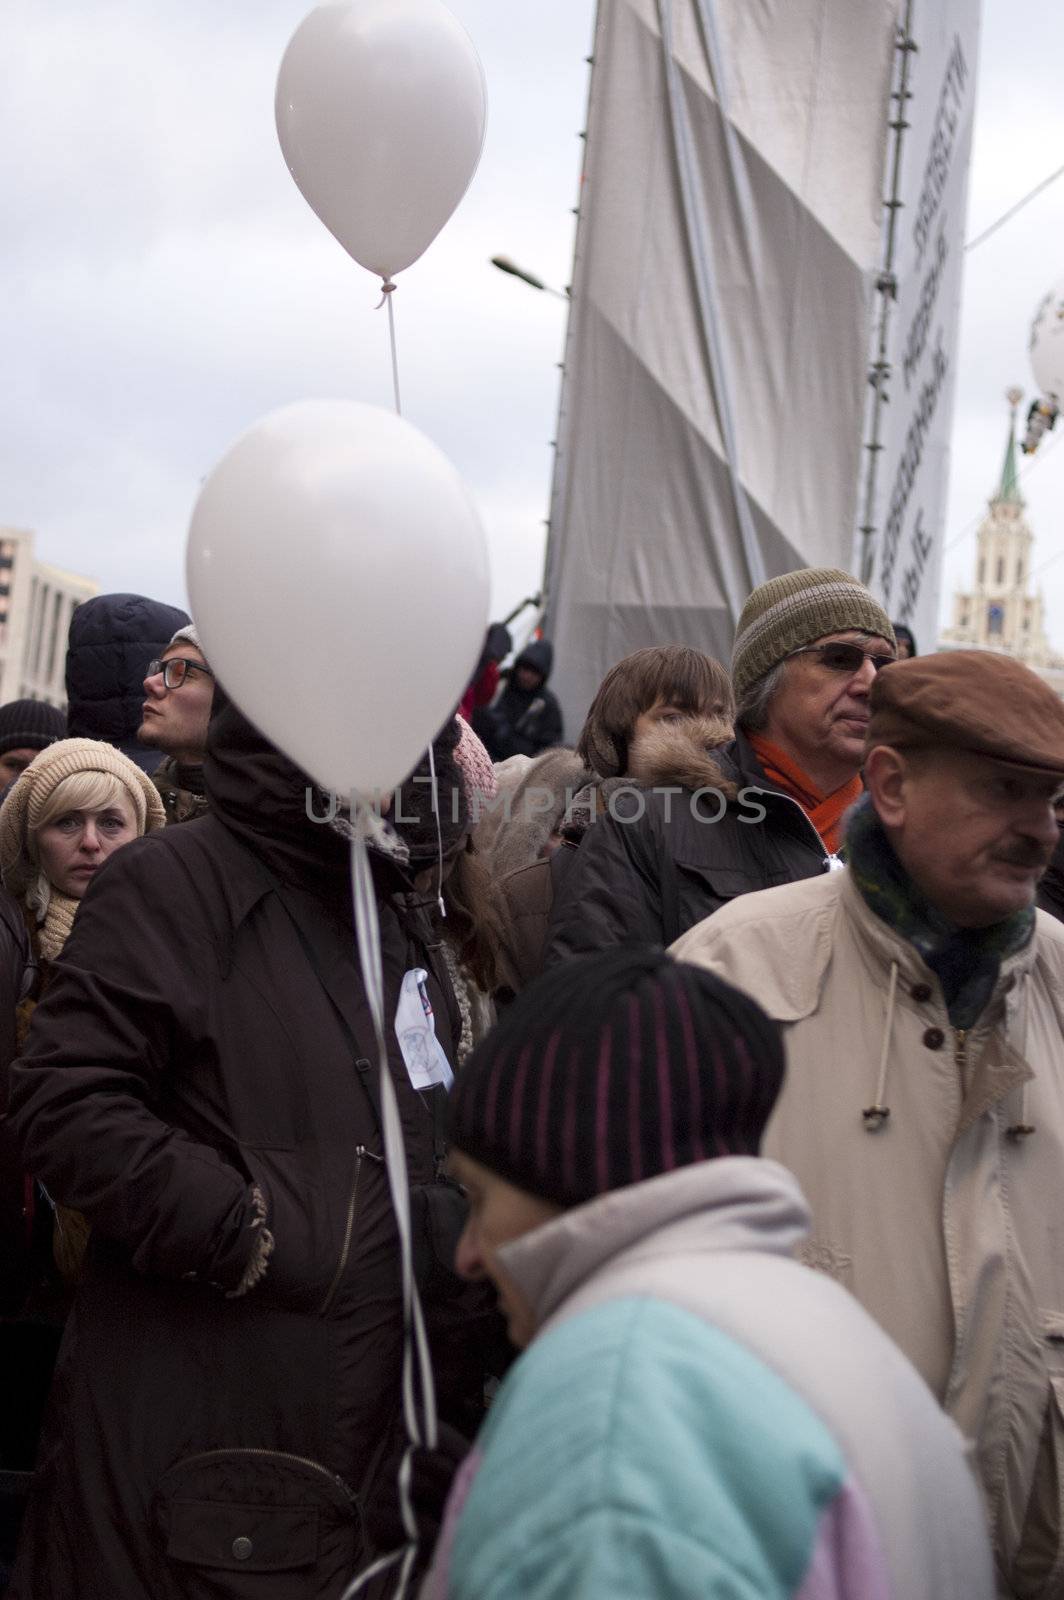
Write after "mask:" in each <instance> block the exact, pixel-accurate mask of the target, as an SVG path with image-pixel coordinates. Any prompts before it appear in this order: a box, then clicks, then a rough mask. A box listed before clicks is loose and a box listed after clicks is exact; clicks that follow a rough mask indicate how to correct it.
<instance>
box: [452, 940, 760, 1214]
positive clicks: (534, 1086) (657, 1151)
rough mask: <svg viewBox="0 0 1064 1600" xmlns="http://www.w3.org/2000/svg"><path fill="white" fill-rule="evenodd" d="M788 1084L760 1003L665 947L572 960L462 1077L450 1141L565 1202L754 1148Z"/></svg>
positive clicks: (511, 1014) (541, 985) (524, 1002)
mask: <svg viewBox="0 0 1064 1600" xmlns="http://www.w3.org/2000/svg"><path fill="white" fill-rule="evenodd" d="M782 1081H783V1045H782V1043H781V1040H780V1033H779V1029H778V1027H777V1026H776V1024H775V1023H774V1022H772V1021H771V1020H770V1019H769V1018H768V1017H767V1016H766V1015H765V1013H764V1012H763V1011H762V1010H761V1008H760V1006H758V1005H756V1004H755V1002H754V1001H753V1000H751V999H749V998H748V997H747V996H746V995H745V994H742V993H740V991H739V990H738V989H733V988H732V987H731V985H730V984H727V983H725V982H723V980H722V979H720V978H717V977H714V976H713V975H712V974H711V973H709V972H706V971H705V970H704V969H703V968H701V967H694V966H689V965H687V964H685V963H683V962H679V961H673V960H672V959H671V957H669V956H667V955H666V954H665V952H664V951H663V950H650V949H646V948H645V947H637V946H624V945H622V946H620V947H619V948H615V949H611V950H607V951H604V952H601V953H599V954H596V955H592V956H582V957H578V958H574V959H573V960H570V961H567V962H566V963H565V965H564V966H563V967H559V968H557V969H554V970H552V971H549V972H545V973H543V974H542V975H541V976H540V977H539V978H537V979H536V981H535V982H534V983H532V984H530V985H529V987H528V988H527V989H525V990H523V991H522V992H521V994H520V995H518V997H517V999H516V1000H515V1001H514V1003H513V1004H512V1005H511V1006H509V1007H508V1008H507V1010H506V1011H505V1012H504V1013H503V1015H502V1017H501V1019H500V1021H499V1022H498V1023H497V1024H496V1026H495V1027H494V1028H493V1029H492V1031H491V1033H490V1034H489V1035H488V1036H487V1038H486V1039H484V1040H483V1041H482V1042H481V1044H479V1045H478V1046H477V1048H476V1049H475V1050H474V1051H473V1054H472V1055H471V1056H470V1058H469V1060H468V1061H467V1062H466V1064H465V1066H464V1067H463V1068H462V1070H461V1071H460V1072H459V1074H458V1077H457V1080H456V1082H455V1087H454V1089H453V1090H452V1092H451V1097H450V1132H451V1140H452V1142H453V1143H454V1145H455V1146H456V1148H457V1149H459V1150H461V1151H462V1153H463V1154H464V1155H467V1156H471V1157H472V1159H473V1160H474V1161H479V1162H480V1163H481V1164H482V1165H483V1166H485V1167H488V1168H489V1169H490V1170H491V1171H492V1172H496V1173H498V1174H499V1176H500V1177H503V1178H506V1179H507V1180H508V1181H509V1182H510V1183H513V1184H515V1185H516V1186H517V1187H518V1188H519V1189H524V1190H525V1191H526V1192H527V1193H529V1194H534V1195H538V1196H540V1197H541V1198H543V1199H546V1200H553V1201H555V1202H557V1203H558V1204H560V1205H563V1206H575V1205H581V1204H583V1202H584V1201H586V1200H591V1199H593V1198H594V1197H595V1196H596V1195H599V1194H605V1193H606V1192H607V1191H608V1190H611V1189H620V1188H624V1187H625V1186H626V1185H627V1184H631V1183H640V1182H642V1181H643V1180H644V1179H646V1178H654V1177H658V1176H659V1175H660V1174H661V1173H664V1172H672V1171H673V1170H674V1169H675V1168H677V1167H686V1166H690V1165H691V1164H692V1163H693V1162H696V1161H705V1160H707V1159H709V1158H711V1157H713V1156H729V1155H756V1154H757V1153H758V1149H759V1146H760V1142H761V1136H762V1133H763V1132H764V1128H765V1123H766V1122H767V1121H768V1118H769V1114H770V1113H771V1111H772V1107H773V1105H774V1104H775V1101H776V1096H777V1094H778V1093H779V1090H780V1085H781V1083H782Z"/></svg>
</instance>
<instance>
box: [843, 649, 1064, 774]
mask: <svg viewBox="0 0 1064 1600" xmlns="http://www.w3.org/2000/svg"><path fill="white" fill-rule="evenodd" d="M869 706H870V710H871V717H870V720H869V723H868V736H867V740H866V743H865V752H866V753H867V752H868V751H869V750H872V749H874V748H875V746H876V745H878V744H889V745H894V746H895V747H896V748H899V749H903V748H906V747H908V748H910V749H911V748H913V747H914V746H919V745H924V746H929V745H938V746H941V747H944V748H947V749H952V750H972V751H975V752H976V753H978V754H980V755H986V756H993V757H994V758H995V760H997V761H1010V762H1012V764H1013V765H1014V766H1017V767H1027V768H1029V769H1031V770H1032V771H1035V772H1053V773H1061V774H1064V700H1061V699H1060V697H1059V696H1058V695H1056V694H1054V692H1053V690H1052V689H1051V688H1050V687H1049V685H1048V684H1047V683H1044V682H1043V681H1042V679H1041V678H1039V677H1038V676H1037V674H1036V673H1034V672H1032V671H1031V669H1030V667H1025V666H1023V665H1022V664H1021V663H1020V662H1019V661H1013V659H1012V657H1011V656H1004V655H998V654H997V653H996V652H994V651H989V650H950V651H945V652H943V653H942V654H941V655H934V656H916V657H915V658H914V659H913V660H911V661H896V662H894V663H893V664H892V665H891V666H889V667H884V668H883V670H882V671H881V672H878V673H877V674H876V677H875V681H874V683H873V684H872V689H871V693H870V695H869Z"/></svg>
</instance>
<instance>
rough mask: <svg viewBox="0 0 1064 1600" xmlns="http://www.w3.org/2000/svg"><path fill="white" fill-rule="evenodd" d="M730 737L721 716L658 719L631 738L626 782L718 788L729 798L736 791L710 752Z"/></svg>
mask: <svg viewBox="0 0 1064 1600" xmlns="http://www.w3.org/2000/svg"><path fill="white" fill-rule="evenodd" d="M731 737H732V727H731V723H730V722H726V721H725V720H724V718H723V717H685V718H684V719H683V721H682V722H659V723H658V724H657V725H656V726H655V727H653V728H650V729H648V730H647V732H646V733H641V734H639V735H638V736H637V737H636V738H635V739H633V740H632V743H631V746H630V747H629V752H628V780H627V781H628V782H629V783H640V784H642V785H643V787H644V788H647V789H653V788H655V787H665V786H666V785H672V786H673V787H675V786H676V785H677V784H679V786H680V788H681V789H719V790H720V791H721V793H722V794H723V795H725V796H726V797H727V798H728V799H729V800H734V799H735V796H736V794H737V793H738V790H737V788H736V786H735V784H734V783H733V782H732V781H731V779H730V778H726V777H725V776H724V771H723V769H722V767H721V765H720V763H719V761H717V760H716V759H715V757H714V754H713V752H714V751H716V750H719V749H720V747H721V745H723V744H727V743H728V741H729V739H730V738H731Z"/></svg>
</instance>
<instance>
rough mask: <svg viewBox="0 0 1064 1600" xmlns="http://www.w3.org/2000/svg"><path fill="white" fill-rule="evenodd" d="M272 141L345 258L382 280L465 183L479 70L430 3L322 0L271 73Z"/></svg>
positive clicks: (479, 126)
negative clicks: (325, 0)
mask: <svg viewBox="0 0 1064 1600" xmlns="http://www.w3.org/2000/svg"><path fill="white" fill-rule="evenodd" d="M275 112H276V117H277V135H278V138H279V139H280V141H281V149H282V151H283V152H284V158H285V161H286V162H287V163H288V169H289V171H290V172H291V174H292V177H293V178H294V179H295V181H296V183H297V184H298V186H299V188H300V190H301V191H302V194H303V196H304V198H305V199H306V200H307V202H308V203H309V204H310V206H311V207H312V209H313V210H314V211H316V212H317V214H318V216H319V217H320V218H321V220H322V222H324V224H325V226H326V227H327V228H328V229H329V230H330V232H331V233H333V234H335V235H336V237H337V239H339V241H340V243H341V244H342V245H343V247H344V249H345V250H347V251H348V253H349V254H350V255H352V256H354V258H355V260H356V261H357V262H359V263H360V264H361V265H362V266H363V267H368V268H369V270H370V271H371V272H375V273H379V275H380V276H381V277H382V278H389V277H391V276H392V274H393V273H396V272H401V271H402V270H403V268H404V267H408V266H409V265H410V263H411V262H412V261H416V260H417V258H418V256H420V255H421V254H422V253H423V252H424V251H425V250H427V249H428V247H429V245H430V244H431V243H432V241H433V239H435V237H436V235H437V234H438V233H439V231H440V229H441V228H442V227H443V225H444V223H445V222H446V221H447V219H448V217H450V215H451V213H452V212H453V211H454V209H455V207H456V206H457V204H458V202H459V200H461V198H462V196H463V195H464V194H465V192H466V189H467V188H468V187H469V183H470V180H471V179H472V177H473V174H474V172H475V171H476V169H477V163H478V162H479V160H480V152H481V148H482V147H483V144H484V123H485V118H486V115H487V104H486V95H485V87H484V69H483V67H482V66H481V64H480V58H479V56H478V55H477V53H476V50H475V49H474V48H473V43H472V41H471V39H470V38H469V35H468V34H467V33H466V31H465V29H464V28H463V27H462V25H461V24H460V23H459V22H458V20H457V19H456V18H455V17H454V16H452V14H451V12H450V11H448V10H447V8H446V6H444V5H441V4H440V0H332V3H330V4H327V5H320V6H318V7H316V9H315V10H313V11H312V12H311V13H310V15H309V16H307V17H305V18H304V20H303V21H302V22H301V23H300V25H299V27H298V28H297V29H296V31H295V33H294V34H293V35H292V38H291V40H290V41H289V44H288V48H287V50H286V51H285V53H284V58H283V60H282V62H281V68H280V72H279V73H278V76H277V96H276V102H275Z"/></svg>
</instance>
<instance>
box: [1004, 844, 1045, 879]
mask: <svg viewBox="0 0 1064 1600" xmlns="http://www.w3.org/2000/svg"><path fill="white" fill-rule="evenodd" d="M1052 854H1053V852H1052V851H1051V850H1045V849H1043V848H1042V847H1041V846H1040V845H1036V844H1031V845H1027V846H1021V845H1016V847H1015V848H1014V849H1012V850H1002V851H1000V852H999V853H998V855H997V856H995V858H994V859H995V860H996V861H1000V862H1001V863H1002V864H1003V865H1004V866H1006V867H1037V868H1038V869H1039V871H1040V872H1041V871H1044V870H1045V868H1046V867H1048V865H1049V862H1050V859H1051V858H1052Z"/></svg>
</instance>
